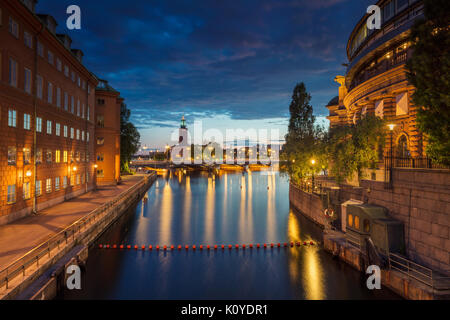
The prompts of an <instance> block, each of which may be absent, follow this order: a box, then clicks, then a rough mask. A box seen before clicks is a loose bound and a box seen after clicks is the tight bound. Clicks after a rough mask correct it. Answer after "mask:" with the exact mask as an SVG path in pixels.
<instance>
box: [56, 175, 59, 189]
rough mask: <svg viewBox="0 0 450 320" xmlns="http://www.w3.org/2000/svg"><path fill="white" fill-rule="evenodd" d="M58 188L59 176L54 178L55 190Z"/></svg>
mask: <svg viewBox="0 0 450 320" xmlns="http://www.w3.org/2000/svg"><path fill="white" fill-rule="evenodd" d="M58 190H59V177H56V178H55V191H58Z"/></svg>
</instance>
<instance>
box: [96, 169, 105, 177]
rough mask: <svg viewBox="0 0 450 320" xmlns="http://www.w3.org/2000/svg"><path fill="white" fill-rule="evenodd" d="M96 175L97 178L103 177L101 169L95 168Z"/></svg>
mask: <svg viewBox="0 0 450 320" xmlns="http://www.w3.org/2000/svg"><path fill="white" fill-rule="evenodd" d="M97 177H99V178H103V177H104V173H103V169H99V170H97Z"/></svg>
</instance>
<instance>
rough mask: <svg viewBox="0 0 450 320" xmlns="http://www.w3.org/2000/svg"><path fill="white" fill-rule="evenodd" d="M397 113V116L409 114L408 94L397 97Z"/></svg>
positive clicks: (404, 93)
mask: <svg viewBox="0 0 450 320" xmlns="http://www.w3.org/2000/svg"><path fill="white" fill-rule="evenodd" d="M396 100H397V104H396V112H395V114H396V115H397V116H403V115H406V114H408V93H407V92H403V93H401V94H399V95H398V96H397V97H396Z"/></svg>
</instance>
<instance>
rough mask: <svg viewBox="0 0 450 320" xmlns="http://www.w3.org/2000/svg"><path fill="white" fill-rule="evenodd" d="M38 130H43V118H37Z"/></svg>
mask: <svg viewBox="0 0 450 320" xmlns="http://www.w3.org/2000/svg"><path fill="white" fill-rule="evenodd" d="M36 131H37V132H42V118H39V117H38V118H36Z"/></svg>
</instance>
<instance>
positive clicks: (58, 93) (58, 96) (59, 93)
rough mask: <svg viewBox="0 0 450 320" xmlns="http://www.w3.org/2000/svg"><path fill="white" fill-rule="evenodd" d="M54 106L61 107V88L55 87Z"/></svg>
mask: <svg viewBox="0 0 450 320" xmlns="http://www.w3.org/2000/svg"><path fill="white" fill-rule="evenodd" d="M56 106H57V107H58V108H61V88H56Z"/></svg>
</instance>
